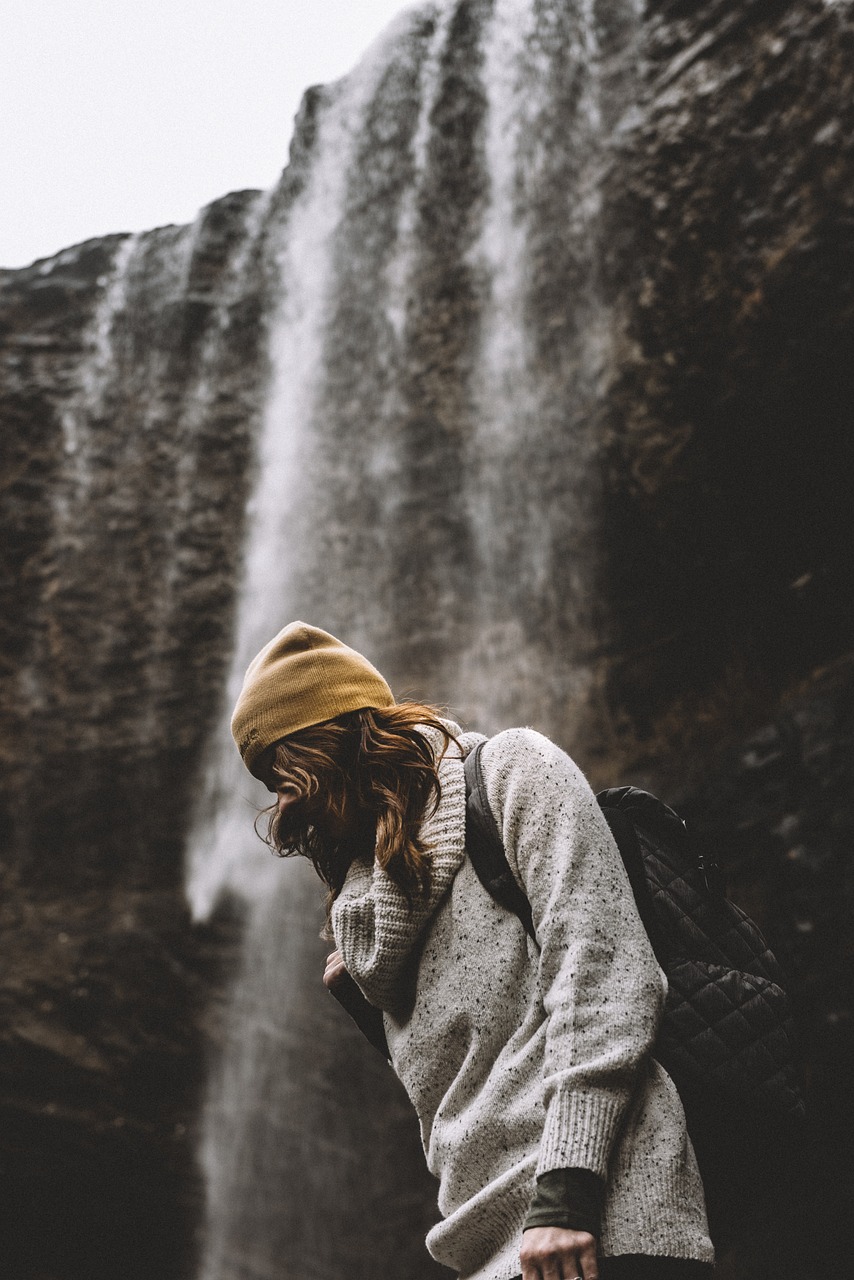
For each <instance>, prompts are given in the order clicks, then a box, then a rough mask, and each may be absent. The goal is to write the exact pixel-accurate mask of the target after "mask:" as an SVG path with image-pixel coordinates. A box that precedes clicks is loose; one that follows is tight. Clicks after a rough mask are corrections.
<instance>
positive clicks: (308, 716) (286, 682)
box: [231, 622, 394, 772]
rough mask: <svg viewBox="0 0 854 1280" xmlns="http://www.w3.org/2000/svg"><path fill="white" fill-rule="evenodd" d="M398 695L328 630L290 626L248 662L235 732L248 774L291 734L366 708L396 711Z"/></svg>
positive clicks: (233, 720)
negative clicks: (382, 708)
mask: <svg viewBox="0 0 854 1280" xmlns="http://www.w3.org/2000/svg"><path fill="white" fill-rule="evenodd" d="M392 706H394V697H393V695H392V692H391V689H389V687H388V685H387V684H386V682H385V680H383V678H382V676H381V675H380V673H379V672H378V671H377V670H376V668H375V667H372V666H371V664H370V662H368V660H367V658H363V657H362V655H361V654H360V653H356V650H355V649H350V648H348V646H347V645H346V644H342V643H341V641H340V640H336V639H335V637H334V636H331V635H329V633H328V632H327V631H321V630H320V628H319V627H310V626H308V625H307V624H306V623H305V622H291V623H290V624H289V625H288V626H287V627H284V628H283V629H282V630H281V631H280V632H279V634H278V635H277V636H276V637H275V638H274V639H273V640H271V641H270V643H269V644H268V645H265V647H264V648H263V649H262V650H261V652H260V653H259V654H258V656H257V657H256V658H254V659H253V660H252V662H250V664H249V668H248V670H247V672H246V677H245V679H244V681H243V688H242V689H241V691H240V697H239V698H238V699H237V705H236V706H235V708H234V714H233V716H232V718H231V732H232V736H233V737H234V741H235V742H236V743H237V749H238V751H239V752H240V754H241V756H242V757H243V763H244V764H245V765H246V768H247V769H249V770H250V772H254V770H253V768H252V766H253V765H254V764H255V762H256V760H257V759H258V757H259V756H260V755H261V754H262V753H263V752H264V751H266V750H267V747H269V746H272V744H273V743H274V742H278V741H279V739H280V738H286V737H287V736H288V734H291V733H296V732H297V731H298V730H300V729H307V728H308V727H309V725H313V724H321V723H322V721H324V720H334V719H335V717H336V716H340V715H343V714H344V712H345V711H359V710H360V709H361V708H362V707H392Z"/></svg>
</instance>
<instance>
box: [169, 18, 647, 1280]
mask: <svg viewBox="0 0 854 1280" xmlns="http://www.w3.org/2000/svg"><path fill="white" fill-rule="evenodd" d="M637 34H638V7H637V4H636V3H635V2H634V0H621V2H617V3H615V2H614V0H609V2H608V3H607V4H604V3H601V4H597V3H595V0H581V2H580V3H579V4H572V5H566V4H559V3H547V2H546V0H494V3H493V0H453V2H451V0H447V2H446V3H441V4H429V5H422V6H419V7H418V8H415V9H412V10H409V11H407V12H406V13H404V14H403V15H401V17H400V18H399V19H398V21H397V22H396V23H395V24H394V25H393V27H392V28H391V29H390V30H389V31H388V32H387V33H386V35H385V36H384V37H383V38H382V39H381V40H380V41H379V42H378V43H377V44H376V45H375V46H374V47H373V48H372V49H371V50H370V52H369V53H368V55H367V56H366V57H365V59H364V60H363V61H362V63H361V64H360V65H359V67H358V68H357V69H356V71H354V72H353V73H352V74H351V75H350V76H348V77H347V78H346V79H345V80H343V81H341V82H339V83H338V84H336V85H335V86H333V87H332V88H331V89H328V90H325V91H323V92H322V93H321V94H320V95H319V96H317V97H316V98H315V99H314V114H313V115H312V117H311V119H310V120H309V119H308V117H304V119H303V123H302V128H303V129H305V130H307V129H308V127H309V124H310V125H311V129H312V130H313V132H312V136H311V138H308V136H306V140H305V147H304V149H305V151H306V153H307V156H308V159H307V164H308V172H307V177H306V180H305V182H304V183H303V184H302V186H301V189H300V190H299V192H298V194H297V195H296V198H295V199H294V200H293V202H292V203H291V205H290V206H289V208H288V211H287V216H285V217H283V218H282V219H281V221H280V223H279V225H278V227H277V230H276V235H275V238H272V237H271V239H270V243H269V245H268V248H267V253H268V255H272V259H271V260H272V261H274V264H275V271H276V275H277V278H278V280H279V287H280V296H279V300H278V303H277V307H276V311H275V315H274V318H273V321H272V323H271V330H270V359H271V364H272V369H273V376H272V381H271V384H270V388H269V391H268V395H267V400H266V405H265V409H264V414H263V422H262V428H261V433H260V438H259V442H258V446H257V460H258V461H257V483H256V486H255V490H254V493H253V494H252V496H251V499H250V502H249V507H248V510H247V540H246V547H245V556H244V567H243V576H242V584H241V588H240V597H239V604H238V609H237V615H236V624H235V632H234V643H233V650H232V663H231V670H230V675H229V679H228V688H227V693H226V697H225V700H224V703H223V710H222V716H221V719H220V722H219V725H218V728H217V730H216V732H215V734H214V736H213V739H212V742H211V747H210V751H209V755H208V761H207V767H206V770H205V788H204V794H203V797H202V800H201V802H200V804H199V807H198V811H197V814H196V820H195V826H194V831H193V834H192V839H191V841H190V852H189V878H188V894H189V897H190V900H191V902H192V905H193V909H194V912H195V914H196V916H197V917H200V918H201V917H204V916H206V915H207V914H209V913H210V911H211V910H212V909H213V908H214V907H215V905H216V903H217V902H218V900H219V899H220V898H221V897H222V895H223V894H226V893H230V894H232V895H236V896H237V897H238V899H239V900H242V901H243V902H244V903H245V910H246V913H247V915H246V921H247V923H246V943H245V954H244V959H243V964H242V968H241V973H240V975H239V976H238V979H237V981H236V984H235V987H234V990H233V992H232V1002H231V1007H230V1011H229V1013H228V1020H227V1025H226V1028H225V1043H224V1047H223V1053H222V1057H221V1059H220V1061H219V1062H218V1063H217V1064H215V1065H214V1069H213V1072H212V1076H211V1084H210V1089H209V1096H208V1102H207V1108H206V1113H205V1118H204V1135H203V1141H202V1151H201V1159H202V1165H203V1169H204V1173H205V1177H206V1182H207V1187H208V1218H207V1226H206V1231H205V1243H204V1250H203V1258H202V1264H201V1272H200V1277H201V1280H261V1278H262V1277H268V1276H269V1277H273V1276H277V1277H280V1276H283V1275H293V1276H294V1277H296V1276H297V1275H299V1276H300V1277H305V1276H311V1277H317V1280H332V1277H338V1276H339V1275H341V1274H345V1273H346V1274H348V1275H349V1276H351V1277H362V1276H364V1277H368V1276H370V1277H372V1278H373V1277H376V1276H377V1275H382V1276H387V1277H389V1278H390V1280H391V1278H392V1277H394V1280H398V1278H399V1280H403V1277H404V1276H406V1277H407V1280H415V1278H417V1277H421V1276H424V1277H427V1276H432V1275H436V1274H438V1273H437V1271H436V1269H435V1268H433V1267H432V1266H431V1264H430V1262H429V1259H427V1258H426V1256H425V1255H424V1254H423V1252H422V1247H421V1245H420V1242H419V1239H418V1237H419V1236H420V1233H421V1231H422V1229H423V1227H424V1225H425V1222H426V1221H429V1218H430V1214H431V1213H432V1212H433V1209H432V1207H431V1204H430V1200H431V1195H430V1192H429V1189H428V1188H427V1187H426V1186H425V1183H424V1181H423V1175H422V1174H421V1173H420V1172H419V1170H418V1160H417V1155H416V1153H415V1140H414V1131H413V1129H412V1121H411V1117H410V1116H409V1114H408V1111H407V1107H406V1104H405V1101H404V1100H403V1099H402V1098H401V1096H400V1094H399V1093H398V1092H397V1090H396V1087H395V1083H394V1081H393V1080H391V1079H390V1078H389V1076H388V1073H387V1072H386V1071H385V1070H384V1069H383V1068H382V1066H381V1065H380V1064H379V1061H378V1060H377V1062H376V1063H375V1062H374V1061H373V1060H372V1059H371V1057H370V1051H369V1050H367V1049H366V1048H363V1046H362V1045H361V1044H359V1043H358V1042H357V1041H356V1040H355V1039H353V1038H352V1037H351V1036H350V1035H349V1032H348V1031H347V1030H346V1029H345V1028H344V1027H342V1026H341V1023H340V1016H339V1015H338V1012H337V1010H336V1009H335V1008H334V1007H330V1006H331V1002H327V1000H326V997H325V996H324V995H323V993H322V987H320V985H319V975H320V971H321V968H322V955H323V947H322V945H321V944H320V943H319V941H318V939H317V931H318V928H319V925H320V923H321V919H322V913H321V912H320V902H319V897H318V892H317V888H316V886H315V884H314V883H313V881H312V880H311V878H310V877H308V876H307V875H305V874H304V871H305V869H304V868H300V867H296V866H294V865H293V864H290V863H287V864H280V863H278V862H276V861H275V860H273V859H271V858H269V857H268V856H267V855H265V853H264V852H263V849H262V846H260V845H259V844H258V842H257V840H256V839H255V837H254V836H253V834H252V829H251V828H252V819H253V816H254V813H255V807H256V806H257V805H259V804H260V805H263V803H264V802H265V801H264V794H265V793H264V792H263V790H262V789H260V787H258V788H256V786H255V784H253V782H252V780H251V779H250V778H248V776H247V775H246V774H245V772H244V771H243V770H242V767H241V765H240V762H239V759H238V757H237V754H236V752H235V751H234V749H233V747H232V744H231V742H230V736H229V733H228V713H229V711H230V707H231V705H232V704H233V701H234V698H235V697H236V695H237V692H238V690H239V687H240V681H241V679H242V675H243V672H244V670H245V667H246V665H247V663H248V661H249V660H250V658H251V657H252V656H253V654H254V653H255V652H256V651H257V649H258V648H259V647H260V646H261V645H262V644H263V643H264V642H265V641H266V640H267V639H269V638H270V636H271V635H272V634H274V632H275V631H276V630H278V628H279V627H280V626H281V625H283V623H284V622H286V621H288V620H290V619H292V618H295V617H303V618H306V619H308V620H310V621H312V622H315V623H317V624H319V625H322V626H325V627H327V628H329V629H330V630H332V631H334V632H336V633H338V634H341V635H342V636H344V637H345V638H346V639H347V640H348V642H350V643H352V644H354V645H355V646H356V647H359V648H362V649H364V651H366V652H367V653H368V654H369V655H370V657H371V658H372V659H373V660H374V661H375V662H376V663H377V664H378V665H379V666H380V668H381V669H382V670H383V671H384V673H385V674H386V675H387V677H388V678H389V680H390V683H391V684H392V687H393V688H394V689H395V690H396V691H397V692H398V693H399V694H404V693H414V694H416V695H419V696H422V697H426V698H428V699H430V700H432V701H439V702H448V703H449V704H450V705H451V706H453V707H454V708H455V709H456V710H457V711H458V712H459V713H460V714H461V716H462V717H463V718H464V719H465V720H466V721H467V722H468V723H470V724H473V725H474V724H477V725H478V726H481V727H484V728H485V729H487V730H491V729H493V728H496V727H498V726H500V725H501V724H502V723H507V722H509V721H511V720H517V719H519V720H524V721H526V722H528V723H536V724H537V725H538V726H539V727H541V728H543V729H545V730H546V731H551V732H553V733H558V734H560V733H563V736H564V741H566V737H567V731H568V726H572V725H573V723H575V724H576V725H578V724H580V723H581V722H582V720H583V715H584V710H585V705H586V702H587V701H588V700H589V699H590V697H591V696H592V694H591V690H592V689H593V688H594V686H595V654H594V636H595V635H597V634H601V629H600V628H597V625H596V621H597V620H596V610H597V604H596V600H597V595H598V592H597V575H598V566H597V564H596V561H595V557H594V555H593V552H592V550H591V546H592V544H593V542H594V541H595V538H594V531H595V525H596V516H595V511H596V508H597V500H598V495H599V492H600V489H601V480H600V475H599V463H598V454H597V447H598V446H597V441H599V440H600V439H601V424H600V422H599V421H598V418H597V414H598V413H599V404H600V400H601V396H602V392H603V390H604V388H605V387H606V386H607V383H608V380H609V379H610V378H611V377H612V376H613V373H614V363H615V356H614V344H613V340H612V329H613V316H612V314H611V310H610V305H609V301H608V299H607V297H606V296H605V294H604V290H603V287H602V284H601V280H600V275H599V260H600V250H601V246H600V243H599V238H598V237H599V215H600V211H601V189H600V180H601V175H602V172H603V167H604V166H605V164H606V163H607V151H608V142H609V138H610V136H611V135H612V133H613V132H614V131H615V130H616V129H617V127H618V124H619V121H620V119H621V118H623V117H624V115H625V112H626V111H627V110H628V109H629V108H630V107H631V105H632V99H631V93H632V88H631V76H630V74H629V73H628V72H627V71H626V69H625V68H626V66H627V65H629V64H630V62H631V61H632V59H633V57H634V46H635V42H636V40H637ZM620 71H621V74H619V72H620ZM297 145H298V146H300V145H302V144H301V142H300V140H299V139H298V140H297ZM286 178H287V175H286ZM570 736H571V733H570ZM568 745H571V743H568ZM333 1224H334V1225H333Z"/></svg>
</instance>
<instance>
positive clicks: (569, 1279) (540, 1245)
mask: <svg viewBox="0 0 854 1280" xmlns="http://www.w3.org/2000/svg"><path fill="white" fill-rule="evenodd" d="M519 1260H520V1262H521V1264H522V1280H599V1262H598V1258H597V1253H596V1241H595V1239H594V1237H593V1236H591V1235H589V1234H588V1233H587V1232H586V1231H568V1230H565V1229H564V1228H563V1227H530V1228H529V1229H528V1230H527V1231H525V1232H523V1233H522V1248H521V1250H520V1251H519Z"/></svg>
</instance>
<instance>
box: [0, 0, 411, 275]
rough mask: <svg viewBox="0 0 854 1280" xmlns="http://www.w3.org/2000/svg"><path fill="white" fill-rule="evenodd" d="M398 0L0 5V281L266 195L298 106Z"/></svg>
mask: <svg viewBox="0 0 854 1280" xmlns="http://www.w3.org/2000/svg"><path fill="white" fill-rule="evenodd" d="M410 3H411V0H2V26H0V31H2V39H0V180H1V181H2V198H0V266H4V267H17V266H24V265H26V264H28V263H30V262H32V261H33V260H34V259H35V258H39V257H45V256H47V255H49V254H53V253H56V252H57V251H58V250H59V249H62V248H64V247H65V246H67V245H71V244H75V243H77V242H78V241H80V240H86V239H88V238H89V237H90V236H98V235H104V234H106V233H107V232H111V231H141V230H145V229H146V228H149V227H155V226H161V225H163V224H164V223H168V222H189V221H191V220H192V218H193V217H194V216H195V214H196V213H197V211H198V210H199V209H200V208H201V206H202V205H204V204H207V203H208V201H210V200H213V199H215V198H216V197H217V196H221V195H224V194H225V193H226V192H227V191H236V190H239V189H241V188H243V187H268V186H270V185H271V184H272V183H273V182H275V180H276V178H277V177H278V175H279V173H280V171H281V169H282V168H283V166H284V165H285V163H286V161H287V151H288V142H289V140H290V136H291V131H292V124H293V117H294V114H295V112H296V110H297V107H298V106H299V101H300V98H301V96H302V93H303V91H304V90H305V89H306V88H307V87H308V86H309V85H311V84H318V83H324V82H327V81H329V80H335V79H337V78H338V77H339V76H341V75H343V74H344V73H345V72H346V71H348V70H349V69H350V68H351V67H352V66H353V65H354V64H355V62H356V61H357V60H358V58H359V56H360V54H361V53H362V52H363V51H364V50H365V49H366V48H367V47H368V45H369V44H370V43H371V41H372V40H373V39H374V38H375V37H376V36H377V35H378V34H379V32H380V31H381V30H382V29H383V27H384V26H385V25H386V24H387V23H388V22H389V21H390V19H391V18H392V17H393V16H394V15H395V14H396V13H398V12H399V11H400V10H401V9H404V8H407V7H408V5H409V4H410Z"/></svg>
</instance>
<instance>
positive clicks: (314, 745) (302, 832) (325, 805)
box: [256, 702, 456, 920]
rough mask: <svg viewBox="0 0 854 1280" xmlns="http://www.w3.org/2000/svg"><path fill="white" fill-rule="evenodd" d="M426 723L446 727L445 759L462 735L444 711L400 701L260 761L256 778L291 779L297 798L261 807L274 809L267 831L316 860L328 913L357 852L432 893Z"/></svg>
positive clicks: (327, 725) (431, 769) (332, 725)
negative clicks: (426, 835) (422, 831)
mask: <svg viewBox="0 0 854 1280" xmlns="http://www.w3.org/2000/svg"><path fill="white" fill-rule="evenodd" d="M425 728H430V729H434V730H436V731H437V732H438V733H439V734H440V735H441V737H442V740H443V742H442V749H441V752H440V758H441V756H442V755H444V753H445V751H447V749H448V746H449V745H450V743H451V742H452V741H456V739H455V738H454V735H453V734H452V733H451V732H450V731H449V730H448V728H447V726H446V725H445V724H444V723H443V722H442V720H441V719H440V717H439V712H438V711H437V710H436V708H435V707H429V706H425V705H423V704H422V703H418V702H401V703H398V704H397V705H396V706H393V707H385V708H382V709H380V708H376V707H367V708H364V709H363V710H361V711H351V712H348V713H347V714H346V715H342V716H339V717H338V718H337V719H335V720H326V721H324V722H323V723H322V724H318V725H312V726H311V727H310V728H308V729H302V730H300V732H299V733H293V734H291V735H290V736H289V737H287V738H282V739H281V740H280V741H279V742H276V743H274V744H273V745H272V746H271V747H268V749H267V752H266V753H265V756H264V757H262V759H261V761H259V766H260V767H259V768H258V770H257V771H258V774H259V776H260V777H262V778H263V779H264V781H265V782H266V783H267V784H268V785H269V786H272V787H275V786H276V785H277V784H278V785H281V783H282V782H285V783H287V784H288V786H289V787H290V788H292V790H293V793H294V797H295V798H294V802H293V803H292V804H291V805H289V806H288V807H287V808H286V810H285V812H284V813H282V814H281V815H280V814H279V812H278V808H277V806H276V805H272V806H271V807H270V808H269V809H265V810H263V811H262V813H261V814H259V815H258V820H260V819H261V818H262V817H263V816H264V815H265V814H266V815H268V822H267V832H266V835H262V839H264V840H266V842H267V844H269V845H270V847H271V848H272V849H273V850H274V852H276V853H278V854H279V855H280V856H282V857H287V856H289V855H292V854H300V855H302V856H303V857H306V858H308V859H309V860H310V861H311V863H312V865H313V866H314V869H315V871H316V872H317V874H318V875H319V876H320V878H321V880H322V881H323V882H324V884H325V885H326V887H327V889H328V890H329V892H328V895H327V900H326V911H327V920H328V916H329V911H330V909H331V907H332V903H333V902H334V901H335V899H336V898H337V896H338V894H339V893H340V892H341V888H342V886H343V884H344V880H345V877H346V875H347V872H348V871H349V869H350V865H351V863H352V862H353V860H354V859H355V858H357V857H364V858H365V859H366V860H370V859H372V858H376V861H377V862H378V863H379V865H380V866H381V867H382V868H383V869H384V870H385V871H386V873H387V874H388V876H389V878H390V879H391V880H392V881H393V882H394V883H395V884H396V885H398V886H399V888H400V889H401V890H402V891H403V893H404V894H405V896H406V897H407V899H408V900H409V901H410V902H411V901H412V897H413V895H414V894H415V893H423V892H426V891H427V889H428V887H429V884H430V862H429V856H428V853H427V850H426V849H425V847H424V844H423V843H422V841H421V840H420V839H419V836H418V831H419V828H420V826H421V823H422V822H423V821H424V819H425V818H426V817H428V816H429V815H430V814H431V813H433V812H435V810H436V807H437V805H438V804H439V800H440V797H441V786H440V783H439V775H438V772H437V767H436V766H437V761H436V759H435V758H434V755H433V748H432V747H431V745H430V742H429V740H428V738H427V737H426V736H425V734H424V732H423V730H424V729H425ZM256 830H257V821H256ZM259 835H261V832H259Z"/></svg>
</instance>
